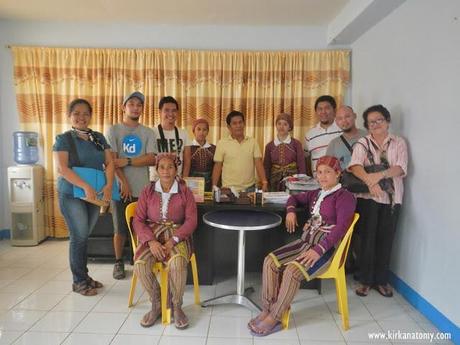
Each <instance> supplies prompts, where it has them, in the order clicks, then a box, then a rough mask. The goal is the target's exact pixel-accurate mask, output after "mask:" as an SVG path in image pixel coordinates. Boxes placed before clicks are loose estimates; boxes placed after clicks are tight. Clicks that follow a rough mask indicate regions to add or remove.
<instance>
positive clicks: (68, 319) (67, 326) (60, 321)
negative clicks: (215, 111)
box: [31, 311, 87, 332]
mask: <svg viewBox="0 0 460 345" xmlns="http://www.w3.org/2000/svg"><path fill="white" fill-rule="evenodd" d="M86 314H87V313H86V312H78V311H73V312H69V311H51V312H49V313H47V314H46V315H45V316H43V318H41V319H40V320H39V321H38V322H37V323H36V324H35V325H34V326H33V327H32V328H31V330H32V331H40V332H71V331H72V330H73V329H74V328H75V327H76V326H77V325H78V324H79V323H80V321H81V320H83V318H84V317H85V316H86Z"/></svg>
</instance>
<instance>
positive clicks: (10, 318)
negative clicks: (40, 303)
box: [0, 310, 45, 331]
mask: <svg viewBox="0 0 460 345" xmlns="http://www.w3.org/2000/svg"><path fill="white" fill-rule="evenodd" d="M44 315H45V312H44V311H38V310H10V311H8V312H6V313H4V314H2V315H1V316H0V330H7V331H24V330H27V329H29V328H30V327H31V326H32V325H33V324H34V323H35V322H37V321H38V320H39V319H41V318H42V317H43V316H44Z"/></svg>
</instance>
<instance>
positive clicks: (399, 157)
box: [348, 134, 408, 204]
mask: <svg viewBox="0 0 460 345" xmlns="http://www.w3.org/2000/svg"><path fill="white" fill-rule="evenodd" d="M366 138H367V139H369V140H372V141H373V142H374V143H375V145H376V146H377V147H378V146H379V145H378V144H377V142H376V141H375V140H374V139H373V138H372V135H370V134H369V135H367V136H366ZM358 142H360V143H362V144H363V145H364V146H363V145H355V146H353V154H352V156H351V162H350V164H349V165H348V168H350V167H352V166H353V165H361V166H366V165H369V164H370V162H369V160H368V159H367V150H366V147H367V142H366V139H365V138H361V139H359V140H358ZM383 148H384V149H386V151H387V159H388V163H389V164H390V167H393V166H399V167H401V169H402V170H403V171H404V175H402V176H398V177H393V182H394V187H395V194H394V203H395V204H401V203H402V199H403V194H404V185H403V178H404V177H405V176H406V174H407V160H408V158H407V145H406V142H405V141H404V139H403V138H401V137H398V136H396V135H393V134H389V135H388V137H387V138H386V139H385V140H384V142H383ZM370 150H371V153H372V155H373V157H374V162H375V164H380V152H377V151H376V150H375V148H374V145H372V144H371V145H370ZM356 196H357V197H358V198H363V199H373V200H374V201H375V202H378V203H380V204H389V203H390V197H389V196H388V193H384V194H383V196H381V197H373V196H372V195H371V194H369V193H360V194H356Z"/></svg>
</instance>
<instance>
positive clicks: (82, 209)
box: [59, 193, 100, 284]
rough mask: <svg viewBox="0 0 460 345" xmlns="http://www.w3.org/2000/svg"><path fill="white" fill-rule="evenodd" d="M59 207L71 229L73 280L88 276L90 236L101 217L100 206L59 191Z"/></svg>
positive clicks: (70, 250)
mask: <svg viewBox="0 0 460 345" xmlns="http://www.w3.org/2000/svg"><path fill="white" fill-rule="evenodd" d="M59 207H60V209H61V213H62V215H63V216H64V219H65V222H66V224H67V228H68V229H69V238H70V243H69V261H70V270H71V271H72V276H73V282H74V283H75V284H78V283H81V282H83V281H85V280H86V279H87V278H88V267H87V262H88V254H87V249H88V237H89V234H90V233H91V231H93V228H94V226H95V225H96V222H97V219H98V218H99V211H100V208H99V206H96V205H93V204H90V203H88V202H86V201H83V200H81V199H78V198H74V197H73V196H72V195H69V194H63V193H59Z"/></svg>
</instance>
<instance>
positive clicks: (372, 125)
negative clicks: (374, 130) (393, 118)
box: [367, 117, 387, 127]
mask: <svg viewBox="0 0 460 345" xmlns="http://www.w3.org/2000/svg"><path fill="white" fill-rule="evenodd" d="M386 121H387V120H385V119H384V118H383V117H381V118H380V119H377V120H375V121H368V122H367V124H368V125H369V127H374V126H375V125H381V124H382V123H384V122H386Z"/></svg>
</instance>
